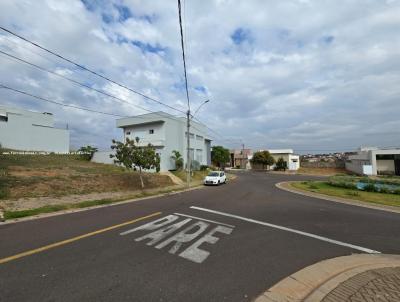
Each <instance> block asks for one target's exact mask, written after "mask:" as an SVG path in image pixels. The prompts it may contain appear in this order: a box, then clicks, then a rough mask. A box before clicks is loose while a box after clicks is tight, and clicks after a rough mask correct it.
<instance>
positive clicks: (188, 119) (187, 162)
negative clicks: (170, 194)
mask: <svg viewBox="0 0 400 302" xmlns="http://www.w3.org/2000/svg"><path fill="white" fill-rule="evenodd" d="M186 147H187V150H186V151H187V152H186V170H187V175H186V184H187V187H188V188H190V176H191V175H190V168H191V167H190V166H191V162H190V109H189V110H188V111H187V113H186Z"/></svg>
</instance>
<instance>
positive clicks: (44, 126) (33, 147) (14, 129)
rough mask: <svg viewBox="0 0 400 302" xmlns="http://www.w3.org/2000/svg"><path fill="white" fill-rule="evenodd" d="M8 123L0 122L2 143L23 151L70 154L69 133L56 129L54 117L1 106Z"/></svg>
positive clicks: (0, 109)
mask: <svg viewBox="0 0 400 302" xmlns="http://www.w3.org/2000/svg"><path fill="white" fill-rule="evenodd" d="M0 112H1V114H2V115H4V114H6V115H7V121H5V120H4V119H2V120H0V143H1V144H2V146H3V147H5V148H9V149H15V150H22V151H46V152H57V153H68V152H69V131H68V130H66V129H58V128H54V127H53V125H54V117H53V115H50V114H43V113H37V112H32V111H28V110H22V109H14V108H7V107H4V106H0Z"/></svg>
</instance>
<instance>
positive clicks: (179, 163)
mask: <svg viewBox="0 0 400 302" xmlns="http://www.w3.org/2000/svg"><path fill="white" fill-rule="evenodd" d="M171 158H172V160H173V161H174V162H175V169H177V170H181V169H182V168H183V158H182V155H181V153H180V152H179V151H177V150H174V151H172V155H171Z"/></svg>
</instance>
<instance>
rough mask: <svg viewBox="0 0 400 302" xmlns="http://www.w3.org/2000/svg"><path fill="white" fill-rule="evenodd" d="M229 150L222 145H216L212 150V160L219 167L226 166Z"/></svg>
mask: <svg viewBox="0 0 400 302" xmlns="http://www.w3.org/2000/svg"><path fill="white" fill-rule="evenodd" d="M229 157H230V154H229V150H228V149H225V148H224V147H222V146H214V147H212V151H211V161H212V162H213V164H215V165H216V166H217V167H219V168H221V167H222V168H224V167H225V164H226V163H227V162H229Z"/></svg>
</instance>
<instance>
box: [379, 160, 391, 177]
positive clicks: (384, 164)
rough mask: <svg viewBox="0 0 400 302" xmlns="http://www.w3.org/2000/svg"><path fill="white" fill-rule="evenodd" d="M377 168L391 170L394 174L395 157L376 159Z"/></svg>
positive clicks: (380, 170)
mask: <svg viewBox="0 0 400 302" xmlns="http://www.w3.org/2000/svg"><path fill="white" fill-rule="evenodd" d="M376 165H377V166H376V170H377V172H378V174H379V172H382V171H383V172H391V173H393V174H394V171H395V169H394V160H393V159H377V160H376Z"/></svg>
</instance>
